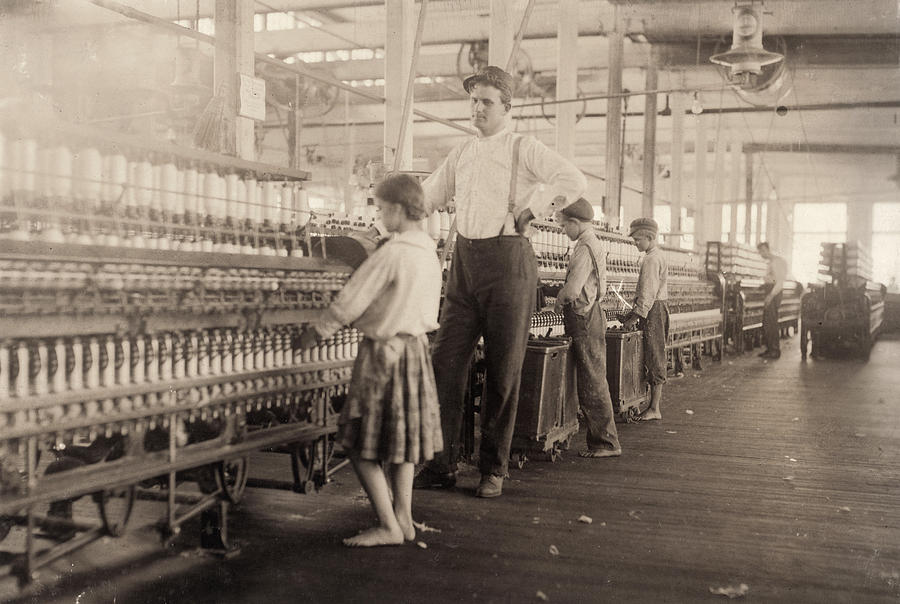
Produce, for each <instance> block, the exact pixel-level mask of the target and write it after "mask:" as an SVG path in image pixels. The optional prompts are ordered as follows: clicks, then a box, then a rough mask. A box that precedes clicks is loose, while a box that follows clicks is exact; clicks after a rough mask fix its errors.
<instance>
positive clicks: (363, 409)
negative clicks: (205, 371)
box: [300, 174, 443, 547]
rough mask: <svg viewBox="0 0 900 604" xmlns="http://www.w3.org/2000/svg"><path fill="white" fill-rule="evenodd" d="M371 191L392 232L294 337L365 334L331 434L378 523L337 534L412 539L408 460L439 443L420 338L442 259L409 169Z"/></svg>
mask: <svg viewBox="0 0 900 604" xmlns="http://www.w3.org/2000/svg"><path fill="white" fill-rule="evenodd" d="M375 194H376V196H377V205H378V207H379V209H380V214H381V220H382V222H383V224H384V226H385V227H386V228H387V230H388V231H390V232H391V233H393V237H392V238H391V239H390V240H388V241H387V243H385V244H384V245H382V246H381V247H379V248H378V249H377V250H376V251H375V252H374V253H373V254H372V255H371V256H369V258H367V259H366V260H365V261H364V262H363V263H362V264H361V265H360V266H359V268H358V269H357V270H356V271H354V273H353V275H352V276H351V277H350V279H349V280H348V281H347V284H346V285H345V286H344V289H343V290H341V293H340V294H339V295H338V296H337V298H336V299H335V301H334V303H333V304H332V305H331V307H330V308H329V309H328V310H327V311H326V312H325V313H323V315H322V317H321V318H320V319H319V320H318V321H317V322H316V323H315V324H314V325H313V326H311V327H308V328H307V329H305V330H304V331H303V332H302V334H301V336H300V337H301V342H300V343H301V345H302V346H303V347H304V348H308V347H311V346H313V345H315V344H316V343H317V342H318V341H319V340H320V339H321V338H327V337H328V336H330V335H331V334H333V333H334V332H335V331H337V330H338V329H340V328H341V326H343V325H351V324H352V325H353V326H354V327H356V328H357V329H359V330H360V331H362V332H363V334H365V339H364V340H363V341H362V342H361V343H360V345H359V352H358V354H357V357H356V362H355V363H354V365H353V375H352V377H351V380H350V389H349V392H348V394H347V400H346V401H345V402H344V406H343V408H342V409H341V416H340V419H339V422H338V423H339V428H338V434H337V442H339V443H340V444H341V445H342V446H343V447H344V449H345V450H346V451H347V452H348V453H349V457H350V460H351V462H352V463H353V469H354V470H355V471H356V475H357V476H358V477H359V481H360V483H362V486H363V488H365V490H366V494H367V495H368V496H369V500H370V502H371V503H372V507H373V508H374V509H375V514H376V515H377V516H378V525H377V526H375V527H372V528H370V529H368V530H366V531H363V532H362V533H360V534H358V535H356V536H354V537H350V538H348V539H344V544H345V545H348V546H357V547H371V546H375V545H399V544H401V543H403V541H404V539H405V540H407V541H411V540H412V539H413V538H414V537H415V528H414V526H413V521H412V511H411V505H412V482H413V474H414V471H415V464H417V463H421V462H423V461H427V460H429V459H431V458H432V457H433V456H434V454H435V453H436V452H437V451H440V450H441V448H442V447H443V442H442V435H441V427H440V410H439V409H438V399H437V389H436V387H435V382H434V372H433V369H432V363H431V353H430V349H429V343H428V338H427V336H426V334H427V333H428V332H430V331H434V330H435V329H437V326H438V323H437V318H438V306H439V304H440V295H441V267H440V263H439V262H438V260H437V250H436V247H435V244H434V241H433V240H432V239H431V237H430V236H429V235H428V233H426V232H425V231H424V230H422V227H421V221H422V219H424V218H425V215H426V213H425V205H424V199H423V194H422V188H421V186H420V185H419V183H418V181H417V180H416V179H415V178H414V177H412V176H410V175H408V174H395V175H389V176H387V177H386V178H385V179H384V180H383V181H382V182H381V183H380V184H379V185H378V187H377V188H376V190H375ZM382 465H383V466H384V467H382ZM388 465H390V471H388ZM388 476H390V479H388ZM388 480H390V483H391V484H390V488H389V486H388ZM391 493H393V504H392V503H391Z"/></svg>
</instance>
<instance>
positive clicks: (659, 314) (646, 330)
mask: <svg viewBox="0 0 900 604" xmlns="http://www.w3.org/2000/svg"><path fill="white" fill-rule="evenodd" d="M638 325H639V327H640V328H641V329H642V330H643V341H644V371H645V372H646V375H647V381H648V382H650V385H651V386H659V385H660V384H665V383H666V341H667V340H668V339H669V305H668V304H666V301H665V300H656V301H655V302H654V303H653V306H651V307H650V312H648V313H647V318H646V319H643V320H641V321H640V323H639V324H638Z"/></svg>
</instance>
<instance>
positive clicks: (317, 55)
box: [297, 50, 325, 63]
mask: <svg viewBox="0 0 900 604" xmlns="http://www.w3.org/2000/svg"><path fill="white" fill-rule="evenodd" d="M297 58H298V59H300V60H301V61H303V62H304V63H321V62H322V61H324V60H325V53H323V52H322V51H321V50H313V51H310V52H298V53H297Z"/></svg>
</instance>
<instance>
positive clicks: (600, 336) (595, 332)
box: [556, 198, 622, 457]
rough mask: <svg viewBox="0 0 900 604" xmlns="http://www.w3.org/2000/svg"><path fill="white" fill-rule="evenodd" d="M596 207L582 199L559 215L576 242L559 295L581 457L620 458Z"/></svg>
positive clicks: (604, 260)
mask: <svg viewBox="0 0 900 604" xmlns="http://www.w3.org/2000/svg"><path fill="white" fill-rule="evenodd" d="M593 219H594V208H593V207H591V204H590V203H588V201H587V200H586V199H584V198H580V199H578V201H576V202H575V203H573V204H572V205H570V206H568V207H566V208H564V209H562V210H561V211H560V212H559V221H560V222H561V223H562V225H563V227H564V228H565V229H566V235H567V236H568V237H569V239H571V240H572V241H576V242H577V243H576V244H575V249H574V250H573V251H572V258H571V259H570V260H569V267H568V270H567V271H566V283H565V285H563V287H562V289H561V290H560V291H559V294H558V295H557V297H556V311H557V312H559V311H560V310H562V312H563V320H564V322H565V326H566V335H568V336H569V337H570V338H572V347H571V349H570V350H571V351H572V354H573V356H574V358H575V373H576V381H577V384H578V404H579V406H580V407H581V412H582V414H583V416H584V421H585V424H587V448H586V449H584V450H583V451H581V452H579V455H581V456H582V457H617V456H619V455H621V454H622V447H621V445H619V434H618V431H617V430H616V422H615V415H614V413H613V404H612V398H611V397H610V395H609V383H608V382H607V381H606V314H605V313H604V311H603V308H601V307H600V300H601V299H602V298H603V294H604V293H606V253H605V252H604V251H603V248H602V247H601V244H600V238H599V237H597V234H596V233H595V232H594V227H593V226H592V225H591V220H593Z"/></svg>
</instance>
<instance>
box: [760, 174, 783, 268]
mask: <svg viewBox="0 0 900 604" xmlns="http://www.w3.org/2000/svg"><path fill="white" fill-rule="evenodd" d="M782 213H783V211H782V209H781V202H780V201H778V194H777V193H775V189H772V193H770V194H769V200H768V201H767V202H766V236H765V241H768V242H769V245H770V246H771V247H772V248H773V249H775V248H776V247H777V248H778V250H779V251H782V249H781V241H782V230H783V227H782V224H781V222H782V218H781V215H782ZM762 240H763V238H762V236H760V241H762ZM776 253H778V252H776ZM778 255H779V256H780V255H781V254H780V253H778Z"/></svg>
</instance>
